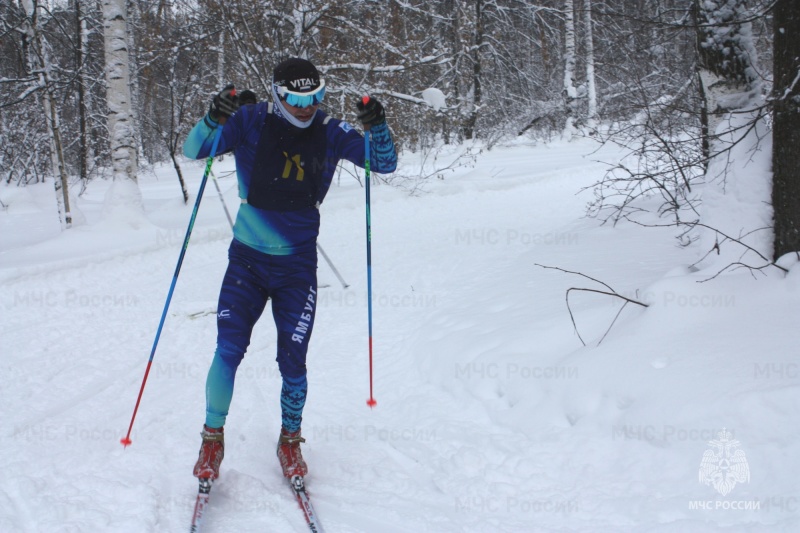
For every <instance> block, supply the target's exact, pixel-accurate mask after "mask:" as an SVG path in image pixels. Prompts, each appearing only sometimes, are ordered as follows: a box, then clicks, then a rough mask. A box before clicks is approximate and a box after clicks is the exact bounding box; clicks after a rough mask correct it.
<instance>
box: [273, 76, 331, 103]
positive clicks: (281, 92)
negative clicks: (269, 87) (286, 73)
mask: <svg viewBox="0 0 800 533" xmlns="http://www.w3.org/2000/svg"><path fill="white" fill-rule="evenodd" d="M275 91H276V92H277V93H278V97H279V98H280V99H281V100H283V101H284V102H286V103H287V104H289V105H290V106H292V107H310V106H312V105H319V104H320V103H322V99H323V98H324V97H325V80H319V87H317V88H316V89H314V90H313V91H309V92H305V93H299V92H296V91H290V90H289V89H287V88H286V87H283V86H282V85H276V86H275Z"/></svg>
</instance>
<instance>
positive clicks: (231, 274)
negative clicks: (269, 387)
mask: <svg viewBox="0 0 800 533" xmlns="http://www.w3.org/2000/svg"><path fill="white" fill-rule="evenodd" d="M284 113H286V111H285V110H284V109H283V108H282V105H281V104H277V105H274V104H273V103H272V102H269V103H268V102H261V103H258V104H253V105H246V106H243V107H241V108H240V109H239V110H238V111H236V113H234V114H233V115H232V116H231V117H230V118H229V119H228V120H227V122H226V123H225V125H224V126H223V127H222V128H223V129H222V136H221V138H220V141H219V146H218V148H217V154H223V153H226V152H230V151H233V152H234V155H235V159H236V172H237V177H238V182H239V197H240V199H241V205H240V207H239V211H238V214H237V216H236V223H235V224H234V228H233V242H232V243H231V245H230V248H229V250H228V268H227V271H226V272H225V276H224V278H223V281H222V288H221V290H220V295H219V303H218V306H217V348H216V352H215V353H214V358H213V361H212V363H211V367H210V369H209V372H208V377H207V380H206V422H205V423H206V425H207V426H208V427H211V428H219V427H222V426H223V425H224V424H225V419H226V417H227V415H228V410H229V408H230V404H231V399H232V397H233V385H234V379H235V376H236V370H237V368H238V366H239V363H241V361H242V359H243V358H244V354H245V351H246V350H247V347H248V345H249V344H250V336H251V333H252V331H253V326H254V325H255V323H256V322H257V321H258V319H259V317H260V316H261V314H262V312H263V311H264V309H265V307H266V303H267V300H270V299H271V300H272V316H273V319H274V321H275V326H276V329H277V333H278V336H277V362H278V368H279V370H280V373H281V377H282V379H283V383H282V388H281V422H282V424H283V427H284V428H285V429H286V430H287V431H290V432H294V431H297V430H298V429H300V423H301V420H302V413H303V408H304V406H305V402H306V394H307V391H308V382H307V380H306V354H307V352H308V343H309V340H310V338H311V332H312V330H313V327H314V316H315V313H316V301H317V248H316V241H317V236H318V235H319V225H320V213H319V205H320V204H321V203H322V201H323V200H324V199H325V195H326V194H327V192H328V189H329V188H330V185H331V180H332V179H333V174H334V172H335V170H336V166H337V165H338V163H339V161H340V160H341V159H345V160H347V161H350V162H352V163H355V164H356V165H358V166H360V167H362V168H363V166H364V159H365V157H364V156H365V152H364V138H363V136H362V135H361V133H359V132H358V131H356V130H355V129H353V127H352V126H350V125H349V124H348V123H347V122H344V121H341V120H338V119H335V118H332V117H330V116H328V115H327V114H326V113H324V112H323V111H321V110H317V112H316V114H315V116H314V118H313V121H312V122H311V125H310V126H309V127H307V128H299V127H296V126H294V125H292V124H290V123H289V122H288V121H287V120H286V118H285V116H284ZM217 126H218V125H217V123H216V122H215V121H214V120H213V119H211V117H210V116H208V115H206V116H205V117H204V118H203V120H201V121H200V122H198V123H197V124H196V125H195V127H194V128H193V129H192V131H191V132H190V133H189V135H188V137H187V139H186V141H185V143H184V146H183V151H184V155H186V156H187V157H189V158H192V159H203V158H205V157H208V155H209V154H210V152H211V146H212V143H213V139H214V135H215V129H216V128H217ZM371 131H372V142H371V143H370V152H371V154H370V163H371V167H372V170H373V171H375V172H378V173H389V172H393V171H394V170H395V167H396V166H397V154H396V151H395V147H394V142H393V141H392V137H391V134H390V133H389V128H388V126H387V125H386V123H383V124H380V125H378V126H373V127H372V129H371Z"/></svg>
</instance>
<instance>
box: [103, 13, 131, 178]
mask: <svg viewBox="0 0 800 533" xmlns="http://www.w3.org/2000/svg"><path fill="white" fill-rule="evenodd" d="M103 18H104V24H103V26H104V32H103V34H104V37H105V57H106V84H107V95H106V97H107V100H108V134H109V136H110V139H109V140H110V147H111V162H112V168H113V173H114V180H130V181H133V182H136V172H137V164H136V148H135V142H134V138H135V137H134V126H133V109H132V106H131V92H130V73H129V68H128V67H129V62H128V44H127V28H126V5H125V0H103Z"/></svg>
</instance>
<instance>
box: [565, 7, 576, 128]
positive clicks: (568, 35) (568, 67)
mask: <svg viewBox="0 0 800 533" xmlns="http://www.w3.org/2000/svg"><path fill="white" fill-rule="evenodd" d="M564 41H565V42H564V91H563V97H564V114H565V115H566V117H567V119H566V122H565V124H564V137H565V138H567V139H569V138H571V137H572V135H573V133H574V130H575V119H576V117H577V116H578V113H577V108H578V90H577V89H576V88H575V65H576V58H575V54H576V46H575V5H574V3H573V0H564Z"/></svg>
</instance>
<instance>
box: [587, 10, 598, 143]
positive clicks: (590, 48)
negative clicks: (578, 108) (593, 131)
mask: <svg viewBox="0 0 800 533" xmlns="http://www.w3.org/2000/svg"><path fill="white" fill-rule="evenodd" d="M584 23H585V26H586V87H587V98H588V100H587V106H588V108H587V110H586V120H587V122H588V125H589V127H590V128H593V127H594V125H595V119H596V118H597V85H596V84H595V79H594V30H593V28H592V0H586V11H585V13H584Z"/></svg>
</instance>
